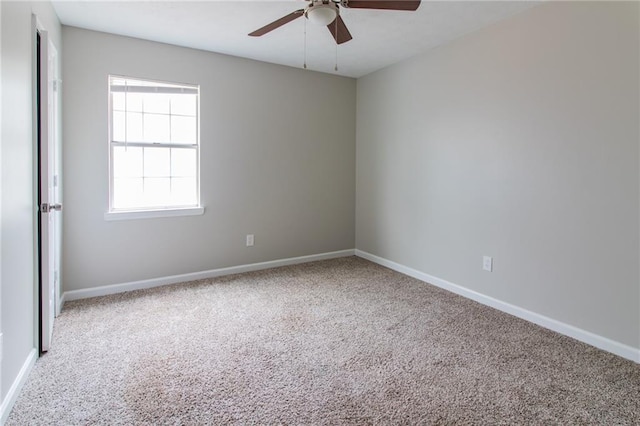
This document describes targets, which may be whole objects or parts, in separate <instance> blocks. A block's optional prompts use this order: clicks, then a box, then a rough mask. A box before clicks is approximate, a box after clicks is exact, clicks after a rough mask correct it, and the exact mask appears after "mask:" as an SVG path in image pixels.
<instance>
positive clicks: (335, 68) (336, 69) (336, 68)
mask: <svg viewBox="0 0 640 426" xmlns="http://www.w3.org/2000/svg"><path fill="white" fill-rule="evenodd" d="M339 16H340V15H338V16H336V21H335V22H336V66H335V67H334V68H333V69H334V70H335V71H338V17H339Z"/></svg>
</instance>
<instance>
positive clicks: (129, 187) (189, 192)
mask: <svg viewBox="0 0 640 426" xmlns="http://www.w3.org/2000/svg"><path fill="white" fill-rule="evenodd" d="M0 1H1V0H0ZM109 81H110V85H111V88H113V91H112V92H110V100H111V104H110V105H111V111H110V116H111V123H110V132H111V135H110V136H111V141H112V142H119V143H113V145H111V161H112V163H111V168H110V172H111V177H110V179H111V189H112V194H111V195H112V205H111V206H110V208H111V209H116V210H118V209H120V210H133V209H145V208H153V209H155V208H165V207H168V208H171V207H184V206H194V205H197V201H198V199H199V193H198V185H197V183H198V155H199V151H198V149H197V147H195V146H192V145H196V144H197V143H198V120H199V119H198V99H199V98H198V95H197V94H185V93H161V92H162V91H163V90H164V88H169V87H170V88H189V90H191V91H192V90H193V89H194V88H196V87H197V86H191V85H181V84H171V83H160V82H154V81H145V80H137V79H129V78H126V77H110V80H109ZM135 86H142V87H141V88H139V89H138V88H136V87H135ZM125 87H128V88H129V89H131V90H132V91H126V89H125ZM146 88H149V91H147V89H146ZM121 90H122V91H121ZM136 90H137V92H135V91H136ZM165 91H167V92H168V91H169V90H165ZM125 142H126V143H127V144H128V146H127V145H126V144H124V143H125ZM140 144H142V145H143V146H140ZM165 144H180V145H181V146H182V147H177V148H176V147H173V148H171V147H168V146H166V145H165ZM136 145H137V146H136Z"/></svg>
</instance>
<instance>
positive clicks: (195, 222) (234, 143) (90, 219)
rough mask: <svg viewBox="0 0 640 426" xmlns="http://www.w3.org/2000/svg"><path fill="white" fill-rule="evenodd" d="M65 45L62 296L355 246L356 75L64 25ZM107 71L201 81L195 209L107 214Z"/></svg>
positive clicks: (156, 77)
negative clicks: (121, 217) (248, 239)
mask: <svg viewBox="0 0 640 426" xmlns="http://www.w3.org/2000/svg"><path fill="white" fill-rule="evenodd" d="M63 41H64V47H65V55H64V58H63V75H64V84H63V116H64V129H65V139H64V148H63V160H64V167H65V177H64V191H65V192H64V204H65V209H64V212H63V220H64V234H63V235H64V240H63V241H64V243H63V244H64V248H63V252H64V262H63V276H64V289H65V290H66V291H69V290H77V289H86V288H91V287H96V286H102V285H109V284H117V283H124V282H131V281H135V280H143V279H151V278H155V277H164V276H169V275H175V274H183V273H190V272H198V271H204V270H209V269H214V268H221V267H227V266H235V265H242V264H248V263H254V262H261V261H269V260H275V259H281V258H288V257H295V256H302V255H310V254H318V253H324V252H330V251H335V250H342V249H353V248H354V246H355V224H354V221H355V173H354V164H355V102H356V82H355V80H353V79H349V78H343V77H337V76H331V75H326V74H319V73H314V72H307V71H303V70H298V69H293V68H287V67H282V66H277V65H272V64H265V63H260V62H255V61H250V60H245V59H239V58H234V57H229V56H224V55H219V54H213V53H208V52H204V51H198V50H192V49H186V48H180V47H175V46H170V45H165V44H160V43H154V42H148V41H142V40H137V39H132V38H126V37H120V36H114V35H108V34H104V33H98V32H92V31H87V30H82V29H78V28H73V27H66V26H65V27H63ZM301 59H302V58H301ZM110 73H111V74H120V75H127V76H133V77H142V78H150V79H158V80H166V81H175V82H185V83H195V84H200V90H201V101H200V112H201V199H202V204H203V205H204V206H205V208H206V212H205V214H204V215H202V216H190V217H178V218H161V219H141V220H129V221H112V222H106V221H105V220H104V217H103V215H104V213H105V212H106V211H107V204H108V169H107V167H108V145H107V136H108V133H107V125H108V122H107V75H108V74H110ZM249 233H251V234H255V246H254V247H245V235H246V234H249Z"/></svg>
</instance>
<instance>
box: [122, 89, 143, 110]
mask: <svg viewBox="0 0 640 426" xmlns="http://www.w3.org/2000/svg"><path fill="white" fill-rule="evenodd" d="M142 97H143V94H142V93H129V92H126V97H125V99H126V100H127V111H137V112H142Z"/></svg>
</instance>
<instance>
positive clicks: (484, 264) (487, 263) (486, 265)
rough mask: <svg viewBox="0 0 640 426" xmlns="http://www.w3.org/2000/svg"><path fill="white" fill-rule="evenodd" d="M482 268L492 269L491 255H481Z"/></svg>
mask: <svg viewBox="0 0 640 426" xmlns="http://www.w3.org/2000/svg"><path fill="white" fill-rule="evenodd" d="M482 269H484V270H485V271H489V272H491V271H493V257H489V256H483V257H482Z"/></svg>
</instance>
